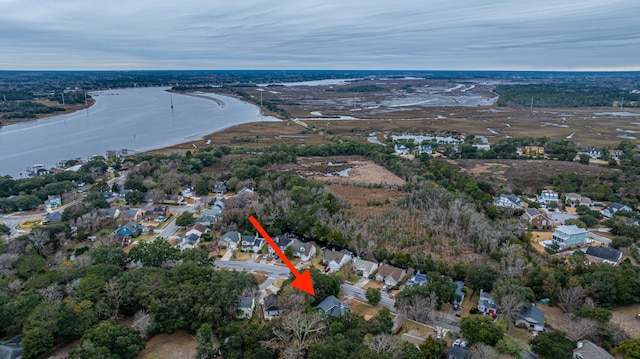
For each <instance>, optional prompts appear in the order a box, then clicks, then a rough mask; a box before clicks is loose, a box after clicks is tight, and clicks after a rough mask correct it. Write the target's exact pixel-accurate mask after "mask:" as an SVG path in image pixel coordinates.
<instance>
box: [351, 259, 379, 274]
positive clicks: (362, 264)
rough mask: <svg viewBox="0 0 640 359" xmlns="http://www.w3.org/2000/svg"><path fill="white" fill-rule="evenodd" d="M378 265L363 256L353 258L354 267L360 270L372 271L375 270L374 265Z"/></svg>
mask: <svg viewBox="0 0 640 359" xmlns="http://www.w3.org/2000/svg"><path fill="white" fill-rule="evenodd" d="M375 265H376V263H375V262H372V261H368V260H365V259H362V258H355V259H354V260H353V268H354V269H356V270H358V269H364V270H366V271H367V272H369V273H371V271H372V270H373V267H374V266H375Z"/></svg>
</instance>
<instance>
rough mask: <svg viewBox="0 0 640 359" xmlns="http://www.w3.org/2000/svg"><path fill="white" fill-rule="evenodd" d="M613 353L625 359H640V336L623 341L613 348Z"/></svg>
mask: <svg viewBox="0 0 640 359" xmlns="http://www.w3.org/2000/svg"><path fill="white" fill-rule="evenodd" d="M613 354H615V355H619V356H621V357H622V358H625V359H640V338H638V339H634V340H625V341H623V342H622V343H620V345H619V346H618V347H617V348H615V349H614V350H613Z"/></svg>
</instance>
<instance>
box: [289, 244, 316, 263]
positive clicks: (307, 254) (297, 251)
mask: <svg viewBox="0 0 640 359" xmlns="http://www.w3.org/2000/svg"><path fill="white" fill-rule="evenodd" d="M291 246H292V248H293V255H294V256H296V257H298V258H300V261H301V262H308V261H310V260H311V259H313V256H315V255H316V246H314V245H313V244H311V243H304V242H293V244H292V245H291Z"/></svg>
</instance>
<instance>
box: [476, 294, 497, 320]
mask: <svg viewBox="0 0 640 359" xmlns="http://www.w3.org/2000/svg"><path fill="white" fill-rule="evenodd" d="M478 310H479V311H480V313H482V314H489V315H491V316H492V317H494V318H495V317H496V316H497V315H498V307H496V303H494V302H493V296H492V295H491V293H489V292H485V291H483V290H482V289H480V299H478Z"/></svg>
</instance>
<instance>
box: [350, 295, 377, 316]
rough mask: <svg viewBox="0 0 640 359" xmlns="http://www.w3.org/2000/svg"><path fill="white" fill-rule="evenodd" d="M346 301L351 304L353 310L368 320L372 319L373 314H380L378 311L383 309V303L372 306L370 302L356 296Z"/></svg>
mask: <svg viewBox="0 0 640 359" xmlns="http://www.w3.org/2000/svg"><path fill="white" fill-rule="evenodd" d="M345 303H347V304H349V306H350V307H351V312H353V313H356V314H359V315H361V316H363V317H364V318H365V319H366V320H369V319H371V318H372V317H373V316H375V315H376V314H378V311H379V310H380V309H382V306H381V305H377V306H375V307H372V306H371V305H369V304H368V303H365V302H363V301H361V300H358V299H355V298H351V299H347V300H346V301H345Z"/></svg>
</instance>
